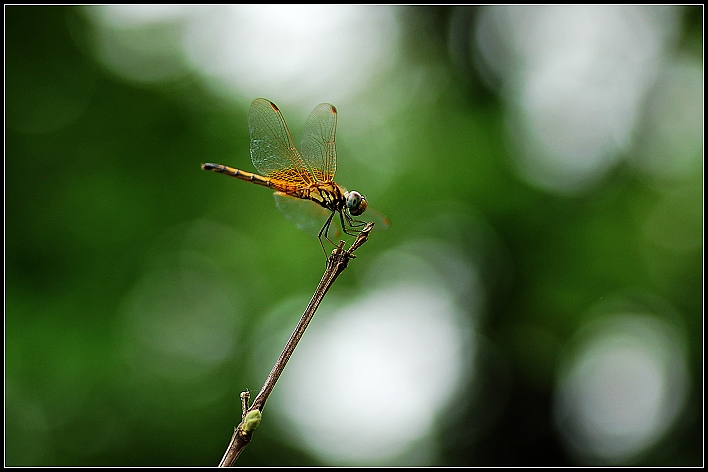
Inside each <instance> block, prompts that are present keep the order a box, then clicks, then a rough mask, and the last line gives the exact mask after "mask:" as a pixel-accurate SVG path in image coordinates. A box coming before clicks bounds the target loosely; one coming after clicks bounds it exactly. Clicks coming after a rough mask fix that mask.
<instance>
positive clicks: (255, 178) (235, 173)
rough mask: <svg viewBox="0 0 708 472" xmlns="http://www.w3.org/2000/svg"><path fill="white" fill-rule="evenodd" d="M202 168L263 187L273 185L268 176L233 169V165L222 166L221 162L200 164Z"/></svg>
mask: <svg viewBox="0 0 708 472" xmlns="http://www.w3.org/2000/svg"><path fill="white" fill-rule="evenodd" d="M202 169H204V170H210V171H212V172H218V173H220V174H226V175H228V176H229V177H235V178H237V179H241V180H245V181H246V182H253V183H254V184H257V185H262V186H264V187H271V188H272V187H274V185H273V181H272V180H271V179H270V178H269V177H263V176H262V175H258V174H254V173H252V172H246V171H243V170H239V169H234V168H233V167H229V166H224V165H221V164H209V163H207V164H202Z"/></svg>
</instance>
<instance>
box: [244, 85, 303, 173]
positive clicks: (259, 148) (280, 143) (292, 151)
mask: <svg viewBox="0 0 708 472" xmlns="http://www.w3.org/2000/svg"><path fill="white" fill-rule="evenodd" d="M248 131H249V134H250V136H251V161H252V162H253V165H254V166H255V167H256V169H258V172H260V173H261V174H262V175H264V176H266V177H270V178H273V179H278V180H282V181H285V182H289V183H291V184H293V185H296V186H307V185H310V184H311V183H313V182H314V180H315V178H314V176H313V174H312V172H311V171H310V170H309V168H308V165H307V164H306V163H305V161H304V160H303V158H302V156H301V155H300V153H299V152H298V150H297V149H296V148H295V144H294V143H293V138H292V137H291V136H290V131H289V130H288V126H287V125H286V124H285V119H283V114H282V113H280V110H279V109H278V107H277V106H275V104H274V103H273V102H271V101H269V100H266V99H265V98H257V99H255V100H254V101H253V103H251V108H250V109H249V111H248Z"/></svg>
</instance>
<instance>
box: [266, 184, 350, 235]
mask: <svg viewBox="0 0 708 472" xmlns="http://www.w3.org/2000/svg"><path fill="white" fill-rule="evenodd" d="M273 196H274V197H275V206H277V207H278V210H280V212H281V213H282V214H283V215H285V217H286V218H287V219H289V220H290V221H292V222H293V223H295V226H297V227H298V228H300V229H301V230H303V231H305V232H306V233H308V234H311V235H314V236H317V234H318V233H319V232H320V230H321V229H322V227H323V226H324V224H325V222H326V221H327V218H329V215H330V214H331V213H332V212H331V211H329V210H327V209H326V208H323V207H321V206H319V205H318V204H316V203H314V202H312V201H310V200H303V199H300V198H295V197H291V196H289V195H286V194H284V193H282V192H275V193H274V194H273ZM335 218H337V216H336V215H335ZM339 234H340V231H339V225H338V224H337V222H336V221H333V222H332V224H331V226H330V228H329V236H330V237H335V238H336V237H339Z"/></svg>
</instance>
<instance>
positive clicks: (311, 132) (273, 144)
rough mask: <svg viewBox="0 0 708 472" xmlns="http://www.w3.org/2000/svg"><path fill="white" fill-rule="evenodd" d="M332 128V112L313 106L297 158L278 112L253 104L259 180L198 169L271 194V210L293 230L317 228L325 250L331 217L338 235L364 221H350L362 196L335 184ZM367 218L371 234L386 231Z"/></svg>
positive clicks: (382, 223)
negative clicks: (336, 223) (274, 207)
mask: <svg viewBox="0 0 708 472" xmlns="http://www.w3.org/2000/svg"><path fill="white" fill-rule="evenodd" d="M336 126H337V109H336V108H335V107H334V106H333V105H330V104H329V103H320V104H319V105H317V107H315V109H314V110H312V113H310V116H309V118H308V119H307V122H306V124H305V134H304V137H303V140H302V146H301V148H300V149H301V150H302V154H301V153H300V152H299V151H298V150H297V149H296V148H295V144H293V139H292V137H291V135H290V131H289V130H288V127H287V125H286V124H285V119H284V118H283V115H282V113H281V112H280V110H279V109H278V107H277V106H275V104H274V103H272V102H270V101H268V100H266V99H264V98H257V99H255V100H254V101H253V103H252V104H251V108H250V110H249V112H248V131H249V134H250V138H251V161H252V162H253V165H254V166H255V167H256V169H257V170H258V172H260V173H261V174H263V175H259V174H254V173H251V172H246V171H243V170H239V169H234V168H233V167H228V166H225V165H221V164H202V169H204V170H211V171H213V172H219V173H221V174H226V175H228V176H231V177H235V178H237V179H241V180H245V181H247V182H252V183H254V184H257V185H262V186H264V187H269V188H271V189H273V190H275V197H276V204H277V205H278V207H279V208H280V209H281V211H282V212H283V213H285V215H286V216H287V217H289V218H290V219H293V220H294V221H295V223H296V224H297V225H298V226H300V227H301V228H303V229H306V230H307V229H310V228H312V227H313V224H316V225H317V226H319V225H320V224H321V225H322V226H321V228H320V230H319V233H318V235H317V236H318V238H319V240H320V244H321V245H322V248H323V249H324V244H322V236H324V237H325V239H327V240H328V241H330V242H332V241H331V240H330V239H329V230H330V225H331V223H332V219H333V218H334V215H335V214H339V220H340V224H341V227H342V230H343V231H344V232H345V233H346V234H349V235H354V234H357V233H358V232H359V231H360V230H361V229H362V228H363V227H364V226H365V224H366V221H362V220H358V219H355V218H353V217H355V216H359V215H361V214H362V213H364V211H366V209H367V206H368V202H367V200H366V197H365V196H364V195H362V194H360V193H359V192H356V191H347V190H345V189H344V188H343V187H341V186H340V185H338V184H337V183H336V182H334V174H335V172H336V170H337V151H336V146H335V141H334V133H335V128H336ZM301 202H304V203H305V204H306V206H303V205H301V204H300V203H301ZM312 202H314V203H315V204H316V205H313V203H312ZM369 214H370V215H371V216H372V218H371V219H372V220H373V221H374V223H375V225H374V228H375V229H379V230H380V229H385V228H387V227H388V226H389V224H390V222H389V220H388V218H386V217H385V216H383V215H381V214H380V213H378V212H375V211H373V210H370V211H369ZM322 221H324V224H322Z"/></svg>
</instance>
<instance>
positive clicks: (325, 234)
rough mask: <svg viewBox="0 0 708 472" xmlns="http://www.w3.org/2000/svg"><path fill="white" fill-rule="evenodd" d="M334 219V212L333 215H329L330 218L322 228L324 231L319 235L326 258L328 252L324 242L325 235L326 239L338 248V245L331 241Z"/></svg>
mask: <svg viewBox="0 0 708 472" xmlns="http://www.w3.org/2000/svg"><path fill="white" fill-rule="evenodd" d="M333 217H334V212H332V214H331V215H329V218H327V221H326V222H325V224H324V225H323V226H322V229H321V230H320V232H319V234H318V235H317V239H319V240H320V246H322V250H323V251H324V253H325V257H326V256H327V250H326V249H325V247H324V243H323V242H322V235H323V234H324V237H325V239H327V241H329V242H330V243H332V244H333V245H334V246H336V244H334V242H333V241H332V240H331V239H329V226H330V225H331V224H332V218H333Z"/></svg>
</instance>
